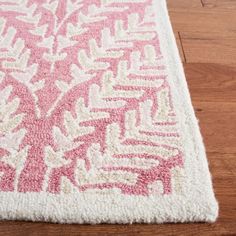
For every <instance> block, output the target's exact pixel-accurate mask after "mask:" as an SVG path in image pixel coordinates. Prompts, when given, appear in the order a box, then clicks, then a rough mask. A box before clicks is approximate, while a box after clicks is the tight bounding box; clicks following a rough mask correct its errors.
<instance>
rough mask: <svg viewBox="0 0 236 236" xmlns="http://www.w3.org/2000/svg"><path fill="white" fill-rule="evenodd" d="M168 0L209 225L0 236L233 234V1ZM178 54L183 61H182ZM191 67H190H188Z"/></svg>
mask: <svg viewBox="0 0 236 236" xmlns="http://www.w3.org/2000/svg"><path fill="white" fill-rule="evenodd" d="M202 2H203V3H204V7H202V5H201V0H199V1H198V0H192V1H189V0H168V6H169V9H170V13H171V14H170V15H171V20H172V24H173V26H174V29H175V36H176V40H177V44H178V47H179V49H180V54H181V56H182V61H183V62H187V63H184V68H185V72H186V77H187V81H188V84H189V88H190V92H191V96H192V101H193V105H194V108H195V111H196V115H197V117H198V119H199V120H200V127H201V131H202V134H203V138H204V141H205V144H206V150H207V156H208V160H209V167H210V170H211V173H212V178H213V185H214V189H215V192H216V196H217V199H218V201H219V204H220V215H219V219H218V221H217V223H215V224H204V223H202V224H164V225H144V224H140V225H137V224H136V225H95V226H91V225H59V224H49V223H31V222H14V221H5V222H0V235H1V236H2V235H3V236H13V235H14V236H18V235H19V236H28V235H30V236H41V235H42V236H47V235H57V236H64V235H66V236H70V235H71V236H75V235H76V236H78V235H83V236H90V235H93V236H95V235H102V236H106V235H127V236H139V235H145V236H152V235H184V236H186V235H236V224H235V222H236V184H235V183H236V171H235V170H236V66H235V58H236V55H235V52H236V49H235V46H236V41H235V33H236V7H235V6H236V1H234V0H202ZM184 54H185V56H186V60H185V59H184ZM190 62H191V63H190Z"/></svg>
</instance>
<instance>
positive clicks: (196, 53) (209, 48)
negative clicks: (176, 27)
mask: <svg viewBox="0 0 236 236" xmlns="http://www.w3.org/2000/svg"><path fill="white" fill-rule="evenodd" d="M235 13H236V12H235ZM235 23H236V21H235ZM235 25H236V24H235ZM180 38H181V41H182V46H183V50H184V53H185V57H186V62H187V63H221V64H236V43H235V42H236V33H229V32H224V33H223V34H222V33H221V34H220V33H217V32H180Z"/></svg>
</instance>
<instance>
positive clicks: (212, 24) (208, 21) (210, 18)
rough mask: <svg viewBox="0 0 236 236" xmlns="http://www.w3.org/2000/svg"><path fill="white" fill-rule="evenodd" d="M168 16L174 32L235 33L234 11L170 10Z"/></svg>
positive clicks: (204, 8) (211, 9) (235, 17)
mask: <svg viewBox="0 0 236 236" xmlns="http://www.w3.org/2000/svg"><path fill="white" fill-rule="evenodd" d="M169 14H170V18H171V22H172V26H173V28H174V31H176V32H178V31H179V32H182V31H192V32H199V31H200V32H219V33H221V34H222V32H226V31H229V32H236V24H235V22H236V9H232V10H229V9H215V8H207V7H202V8H193V9H191V10H189V9H186V8H176V9H171V8H170V9H169Z"/></svg>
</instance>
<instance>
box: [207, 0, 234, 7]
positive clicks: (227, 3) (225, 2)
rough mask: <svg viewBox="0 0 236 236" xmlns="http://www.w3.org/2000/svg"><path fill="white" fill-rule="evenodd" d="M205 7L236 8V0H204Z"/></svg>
mask: <svg viewBox="0 0 236 236" xmlns="http://www.w3.org/2000/svg"><path fill="white" fill-rule="evenodd" d="M202 3H203V5H204V7H217V8H228V9H232V8H234V9H236V1H235V0H202Z"/></svg>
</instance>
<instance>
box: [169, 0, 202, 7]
mask: <svg viewBox="0 0 236 236" xmlns="http://www.w3.org/2000/svg"><path fill="white" fill-rule="evenodd" d="M167 5H168V8H174V9H176V8H182V7H184V8H189V9H191V8H195V7H202V3H201V0H191V1H189V0H167Z"/></svg>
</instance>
